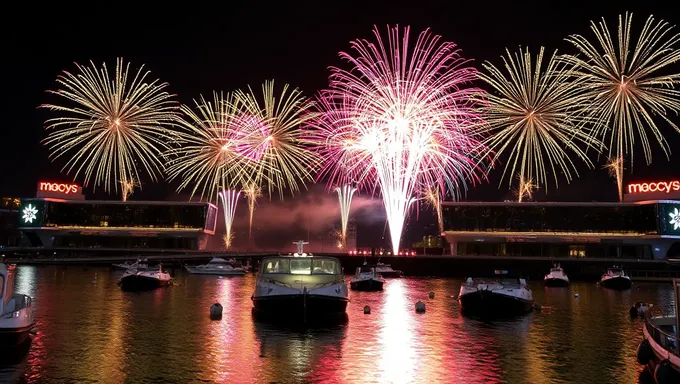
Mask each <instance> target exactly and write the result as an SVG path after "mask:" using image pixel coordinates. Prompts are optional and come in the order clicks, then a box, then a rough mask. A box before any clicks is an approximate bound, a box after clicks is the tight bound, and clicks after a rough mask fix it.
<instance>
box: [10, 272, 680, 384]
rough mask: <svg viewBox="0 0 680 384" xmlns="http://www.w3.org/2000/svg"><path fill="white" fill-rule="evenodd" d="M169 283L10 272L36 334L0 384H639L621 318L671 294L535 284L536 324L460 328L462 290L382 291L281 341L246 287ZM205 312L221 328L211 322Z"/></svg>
mask: <svg viewBox="0 0 680 384" xmlns="http://www.w3.org/2000/svg"><path fill="white" fill-rule="evenodd" d="M175 272H176V273H175V278H176V281H177V283H178V285H177V286H173V287H168V288H162V289H158V290H155V291H152V292H144V293H130V292H122V291H121V290H120V289H119V287H118V286H117V285H116V280H117V279H118V278H119V277H120V275H121V272H115V271H110V270H109V269H107V268H92V267H90V268H83V267H77V266H69V267H54V266H43V267H35V266H21V267H19V268H18V274H17V279H16V285H17V287H16V288H17V291H18V292H21V293H26V294H29V295H31V296H33V297H34V303H35V310H36V317H37V329H38V334H37V335H35V336H34V337H33V342H32V345H30V349H29V351H28V353H27V354H26V356H25V357H24V358H23V359H18V360H19V361H15V362H13V363H12V364H9V365H8V364H5V365H3V366H0V382H12V381H19V382H29V383H33V382H35V383H75V382H77V383H123V382H128V383H193V382H207V383H227V382H228V383H265V382H283V383H307V382H310V383H315V382H319V383H321V382H323V383H359V382H363V383H434V382H447V383H456V382H461V383H501V382H503V383H505V382H508V383H549V382H554V383H637V382H638V380H639V376H640V372H641V370H642V368H641V367H640V366H639V365H638V364H637V362H636V360H635V351H636V348H637V345H638V343H639V342H640V340H641V338H642V331H641V322H640V321H639V320H631V319H630V318H629V316H628V309H629V308H630V306H631V305H632V304H633V303H634V302H636V301H647V302H652V303H656V304H657V305H669V304H670V303H671V302H672V295H673V292H672V286H671V285H670V284H638V285H635V286H634V288H633V289H632V290H630V291H623V292H618V291H610V290H607V289H604V288H600V287H598V286H597V285H595V284H593V283H575V284H573V285H572V286H571V287H569V288H544V287H543V286H542V284H540V283H532V284H531V288H532V289H533V292H534V297H535V299H536V301H537V303H539V304H541V305H542V306H543V310H542V311H540V312H534V313H532V314H529V315H527V316H523V317H519V318H515V319H512V320H503V321H491V322H490V321H480V320H476V319H471V318H466V317H463V316H461V314H460V310H459V307H458V304H457V303H456V302H455V300H454V297H455V296H456V295H457V293H458V289H459V287H460V283H461V281H460V280H457V279H436V278H403V279H391V280H388V282H387V284H386V285H385V290H384V291H383V292H361V293H359V292H351V303H350V304H349V306H348V310H347V313H348V321H347V323H346V324H340V325H329V326H324V327H316V328H313V329H291V327H290V326H281V325H275V324H271V323H264V322H260V321H255V320H254V319H253V317H252V315H251V307H252V304H251V300H250V296H251V294H252V292H253V287H254V283H255V277H254V276H253V275H248V276H245V277H229V278H220V277H214V276H192V275H186V274H183V273H182V272H181V271H179V270H177V271H175ZM430 291H433V292H434V293H435V298H434V299H429V298H428V292H430ZM574 293H578V294H579V295H580V297H579V298H574ZM418 300H422V301H424V302H425V303H426V305H427V311H426V313H425V314H416V313H415V311H414V303H415V302H417V301H418ZM216 301H217V302H220V303H221V304H222V305H223V306H224V316H223V318H222V320H221V321H211V320H210V319H209V317H208V313H209V312H208V311H209V307H210V305H211V304H212V303H214V302H216ZM365 305H369V306H370V307H371V314H370V315H364V314H363V307H364V306H365Z"/></svg>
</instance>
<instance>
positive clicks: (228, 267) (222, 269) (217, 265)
mask: <svg viewBox="0 0 680 384" xmlns="http://www.w3.org/2000/svg"><path fill="white" fill-rule="evenodd" d="M184 268H186V270H187V271H188V272H189V273H192V274H195V275H221V276H229V275H245V273H246V270H245V268H243V267H242V266H238V264H237V263H236V260H233V259H230V260H224V259H223V258H221V257H213V258H212V259H211V260H210V262H209V263H208V264H203V265H197V266H188V265H186V266H185V267H184Z"/></svg>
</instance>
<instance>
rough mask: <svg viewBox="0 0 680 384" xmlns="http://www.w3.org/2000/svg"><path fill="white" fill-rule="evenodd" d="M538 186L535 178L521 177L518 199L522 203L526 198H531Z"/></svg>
mask: <svg viewBox="0 0 680 384" xmlns="http://www.w3.org/2000/svg"><path fill="white" fill-rule="evenodd" d="M536 188H538V186H537V185H536V183H534V181H533V180H531V179H527V178H526V177H520V178H519V187H518V188H517V201H518V202H520V203H521V202H522V201H524V200H531V199H532V198H533V196H534V190H536Z"/></svg>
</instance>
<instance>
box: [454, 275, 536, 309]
mask: <svg viewBox="0 0 680 384" xmlns="http://www.w3.org/2000/svg"><path fill="white" fill-rule="evenodd" d="M458 302H459V303H460V307H461V310H462V311H463V312H464V313H466V314H489V315H499V316H515V315H519V314H524V313H527V312H531V311H532V310H533V307H534V297H533V294H532V292H531V290H530V289H529V288H528V287H527V283H526V280H524V279H510V278H502V279H499V278H490V279H484V278H471V277H468V278H467V280H465V282H464V283H463V284H462V285H461V286H460V293H459V294H458Z"/></svg>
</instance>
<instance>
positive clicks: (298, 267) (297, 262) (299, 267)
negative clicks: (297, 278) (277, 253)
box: [290, 259, 312, 275]
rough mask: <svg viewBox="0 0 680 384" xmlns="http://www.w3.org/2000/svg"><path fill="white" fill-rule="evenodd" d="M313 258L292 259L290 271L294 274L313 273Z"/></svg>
mask: <svg viewBox="0 0 680 384" xmlns="http://www.w3.org/2000/svg"><path fill="white" fill-rule="evenodd" d="M311 267H312V260H310V259H293V260H291V261H290V273H291V274H293V275H311V274H312V268H311Z"/></svg>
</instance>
